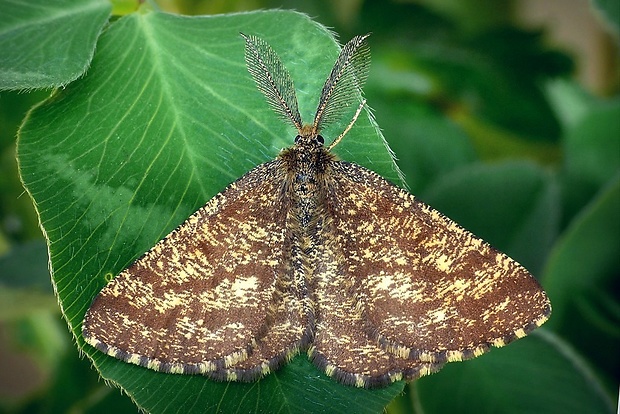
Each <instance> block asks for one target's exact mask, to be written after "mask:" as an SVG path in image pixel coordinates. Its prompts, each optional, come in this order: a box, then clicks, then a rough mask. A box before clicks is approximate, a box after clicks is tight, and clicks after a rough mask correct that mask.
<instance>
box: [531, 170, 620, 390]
mask: <svg viewBox="0 0 620 414" xmlns="http://www.w3.org/2000/svg"><path fill="white" fill-rule="evenodd" d="M619 274H620V173H619V174H616V175H615V177H613V178H612V179H611V180H610V181H609V183H608V185H607V186H605V187H604V188H603V189H602V190H601V191H600V192H599V194H598V195H597V196H596V197H595V198H594V199H593V200H592V201H591V202H590V203H589V204H588V205H587V206H586V207H585V208H584V209H583V211H582V212H581V213H580V214H578V215H577V216H576V217H575V218H574V219H573V221H572V222H571V223H570V225H569V227H568V228H567V229H566V230H565V232H564V234H563V235H562V237H561V238H560V239H559V241H558V242H557V243H556V245H555V246H554V249H553V251H552V252H551V254H550V256H549V260H548V262H547V266H546V269H545V272H544V276H543V278H542V282H543V284H544V286H545V287H546V289H547V293H548V295H549V299H550V300H551V304H552V306H553V315H552V316H551V319H550V320H549V322H547V323H548V325H549V327H550V328H553V329H554V330H555V331H556V332H559V333H560V334H562V335H563V336H564V337H566V338H568V339H570V340H571V343H573V344H574V345H575V347H577V348H578V349H580V350H581V352H582V353H583V354H584V355H586V356H587V357H589V358H590V359H591V360H592V361H595V362H596V363H597V366H599V367H601V368H602V369H603V370H604V371H606V372H607V373H608V374H609V375H610V377H611V378H613V376H615V375H617V372H618V370H620V354H618V352H617V350H618V348H619V347H620V328H619V327H620V300H619V299H618V296H617V295H614V293H613V292H616V291H617V285H618V275H619Z"/></svg>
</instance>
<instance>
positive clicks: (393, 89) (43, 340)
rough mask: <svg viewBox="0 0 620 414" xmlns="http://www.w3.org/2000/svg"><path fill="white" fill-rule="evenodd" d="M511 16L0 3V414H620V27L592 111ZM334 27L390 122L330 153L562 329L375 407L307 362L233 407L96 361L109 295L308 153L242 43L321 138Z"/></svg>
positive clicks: (562, 67) (476, 11)
mask: <svg viewBox="0 0 620 414" xmlns="http://www.w3.org/2000/svg"><path fill="white" fill-rule="evenodd" d="M509 3H510V2H506V3H505V4H504V3H501V2H499V3H498V2H485V1H481V0H478V1H465V2H459V3H451V2H440V1H437V2H433V1H426V2H420V3H416V4H404V3H391V2H379V1H366V2H349V3H347V6H346V7H345V6H333V5H331V3H330V2H321V1H313V2H308V3H307V4H305V6H304V7H305V8H304V9H299V6H296V7H297V9H298V10H301V11H304V12H306V13H308V14H309V15H311V16H319V17H317V18H315V19H310V18H309V17H307V16H306V15H304V14H301V13H298V12H293V11H286V10H279V11H255V12H250V13H246V12H243V13H237V14H222V13H225V12H235V11H250V10H257V9H258V8H261V7H262V8H267V7H270V6H272V7H274V6H284V8H286V6H287V4H286V3H284V4H282V3H279V4H276V3H271V2H222V3H221V4H220V3H219V2H189V1H185V2H183V1H176V2H163V1H162V2H161V3H160V4H159V6H161V7H162V8H163V9H159V6H158V5H155V4H144V5H142V6H140V7H138V6H137V4H134V3H133V2H131V1H126V2H120V1H119V2H112V3H110V2H108V1H106V0H86V1H82V2H78V3H76V2H72V1H53V2H49V1H42V0H41V1H31V2H28V5H27V6H25V5H21V4H17V3H10V2H6V1H1V0H0V7H1V8H2V10H3V11H5V13H3V14H2V16H1V17H0V56H2V58H1V59H0V88H1V89H3V90H5V92H2V94H1V95H0V117H1V118H0V122H1V127H2V128H1V130H0V133H1V134H2V135H1V136H0V138H1V141H0V142H1V144H2V148H1V149H2V164H1V165H0V168H1V169H2V175H1V181H0V186H1V187H2V192H1V198H0V203H1V204H0V209H1V210H0V211H1V213H2V219H3V220H2V223H0V225H1V227H0V254H2V256H0V365H1V366H2V367H3V369H2V374H0V411H8V412H20V413H21V412H69V411H71V412H93V413H94V412H109V411H111V410H116V411H118V412H134V411H137V409H138V408H137V407H136V405H135V404H137V406H138V407H141V408H143V409H145V410H147V411H150V412H210V411H218V410H219V411H220V412H291V413H292V412H381V411H382V410H383V409H384V407H386V406H387V410H388V412H390V413H401V412H402V413H406V412H425V413H443V412H558V413H560V412H561V413H567V412H592V413H599V412H613V411H614V405H615V401H616V400H617V391H618V389H617V386H618V381H619V375H618V372H619V371H620V369H619V368H620V367H619V365H620V357H619V353H618V352H617V350H618V349H620V300H619V299H618V294H617V291H618V288H619V286H618V285H619V283H618V275H619V274H620V259H619V258H620V240H619V239H620V172H619V170H620V138H619V137H620V99H618V94H617V93H618V79H619V77H618V66H617V60H618V55H617V50H618V49H617V45H618V26H619V25H618V15H617V12H616V9H617V7H620V5H618V2H593V3H592V8H593V9H592V11H591V12H592V13H596V14H597V16H599V17H600V19H601V20H600V24H601V26H602V27H603V28H604V30H608V31H609V33H610V35H609V39H610V40H609V41H610V42H611V43H610V44H611V45H612V46H611V50H612V52H611V56H612V58H613V59H611V61H610V62H609V67H610V69H609V71H610V72H611V73H612V74H611V75H609V76H608V79H609V80H608V82H607V87H606V89H605V91H598V92H597V93H596V94H594V93H592V92H589V91H588V90H587V89H586V88H585V87H584V85H583V84H581V83H580V82H579V81H578V80H576V79H577V78H576V77H575V76H574V75H573V74H574V70H575V65H577V64H578V62H579V61H578V59H579V56H577V57H574V56H570V55H569V54H568V53H566V52H565V51H564V50H562V49H561V48H555V47H552V46H550V45H549V44H548V42H547V41H546V40H545V36H544V34H543V32H542V31H537V30H532V29H525V28H522V27H518V26H515V25H514V24H513V20H514V16H513V11H512V9H511V7H510V4H509ZM288 6H291V5H288ZM164 10H167V11H171V12H174V13H164ZM483 10H484V11H485V12H482V11H483ZM190 15H202V16H195V17H190ZM319 22H320V23H322V24H327V25H330V26H332V27H335V28H336V31H337V33H338V34H339V35H340V41H341V42H345V41H346V40H348V39H349V38H350V37H352V36H353V35H355V34H360V33H366V32H369V31H372V32H373V35H372V36H371V38H370V45H371V51H372V56H373V64H372V67H371V74H370V78H369V81H368V85H367V87H366V88H365V94H366V98H367V99H368V105H369V107H370V108H372V114H373V115H374V118H376V122H375V120H374V118H373V116H371V115H370V112H367V113H364V114H363V115H362V116H361V117H360V120H358V122H357V123H356V125H355V127H354V128H353V129H352V130H351V132H350V133H349V135H347V137H346V138H345V139H344V140H343V141H342V142H341V143H340V144H339V145H338V146H337V147H336V149H335V152H336V153H337V154H338V155H339V156H340V157H341V158H343V159H346V160H348V161H354V162H357V163H359V164H362V165H364V166H366V167H368V168H371V169H373V170H375V171H377V172H378V173H380V174H381V175H383V176H385V177H386V178H388V179H390V180H392V181H393V182H395V183H397V184H399V185H407V186H408V187H409V188H410V189H411V190H412V191H413V192H414V193H415V194H416V195H418V196H419V197H420V198H422V199H423V200H424V201H426V202H427V203H429V204H431V205H432V206H433V207H435V208H436V209H438V210H440V211H442V212H444V213H445V214H447V215H448V216H449V217H451V218H453V219H455V220H456V221H457V222H459V223H461V224H462V225H463V226H465V227H466V228H468V229H470V230H472V231H473V232H474V233H476V234H478V235H479V236H481V237H483V238H484V239H486V240H488V241H489V242H491V243H492V244H493V245H495V246H496V247H498V248H499V249H501V250H503V251H505V252H506V253H508V254H509V255H511V256H512V257H514V258H516V259H517V260H519V261H520V262H521V263H523V264H524V265H525V266H526V267H528V269H530V270H531V271H532V273H533V274H534V275H535V276H536V277H537V278H538V279H539V280H540V281H541V283H542V284H543V286H544V288H545V289H546V290H547V292H548V294H549V296H550V298H551V301H552V305H553V314H552V317H551V319H550V320H549V321H548V322H547V323H546V324H545V325H544V327H543V328H541V329H539V330H537V331H535V332H534V333H533V334H532V335H530V336H529V337H527V338H525V339H522V340H519V341H517V342H516V343H514V344H511V345H510V346H508V347H505V348H501V349H494V350H492V351H491V352H490V353H488V354H486V355H484V356H482V357H480V358H478V359H476V360H472V361H467V362H463V363H453V364H448V365H447V366H446V367H445V368H444V369H443V370H442V371H440V373H438V374H434V375H432V376H429V377H425V378H422V379H420V380H418V381H415V382H412V383H410V384H404V383H397V384H394V385H392V386H391V387H388V388H386V389H382V390H372V391H369V390H361V389H356V388H351V387H344V386H340V385H338V384H336V383H334V382H333V381H331V380H330V379H329V378H327V377H325V376H324V375H323V374H322V373H321V372H320V371H318V370H317V369H315V368H314V367H313V366H312V365H311V364H310V363H309V362H308V361H307V359H306V358H305V357H304V356H300V357H297V358H296V359H295V360H294V361H293V362H292V363H291V364H289V365H288V366H286V367H285V368H284V369H282V370H280V371H278V372H277V373H275V374H272V375H270V376H268V377H267V378H265V379H264V380H262V381H260V382H257V383H253V384H237V383H232V384H226V383H216V382H212V381H208V380H205V379H204V378H201V377H187V376H175V375H166V374H160V373H156V372H152V371H149V370H145V369H142V368H139V367H135V366H131V365H129V364H124V363H122V362H119V361H116V360H114V359H112V358H109V357H107V356H105V355H103V354H101V353H98V352H96V351H94V350H93V349H92V348H90V347H88V346H85V345H84V343H83V340H82V338H81V336H80V335H79V329H80V323H81V320H82V317H83V315H84V312H85V311H86V309H87V307H88V305H89V304H90V301H91V300H92V298H93V297H94V296H95V295H96V293H97V292H98V291H99V290H100V289H101V287H102V286H103V285H105V283H106V281H107V280H109V278H110V277H111V276H112V275H114V274H116V273H118V272H119V271H120V270H122V269H123V268H124V267H126V266H127V265H128V264H129V263H131V261H132V260H134V259H135V258H136V257H138V256H139V255H140V254H142V253H143V252H144V251H145V250H147V249H148V248H150V247H151V246H152V245H153V244H154V243H155V242H156V241H157V240H158V239H160V238H161V237H162V236H164V235H165V234H166V233H167V232H169V231H170V230H171V229H173V228H174V227H175V226H176V225H178V224H179V223H180V222H182V221H183V220H184V219H185V218H186V217H187V216H188V215H189V214H191V213H192V212H193V211H194V210H196V209H197V208H198V207H199V206H201V205H202V204H204V203H205V202H206V201H207V200H208V199H209V198H210V197H212V196H213V195H214V194H216V193H217V192H218V191H221V189H223V188H224V187H225V186H226V184H228V183H229V182H231V181H233V180H234V179H236V178H238V177H239V176H241V175H242V174H243V173H244V172H247V171H248V170H249V169H251V168H252V167H253V166H255V165H257V164H259V163H261V162H264V161H267V160H269V159H272V158H273V157H275V156H276V155H277V153H278V151H279V150H280V149H281V148H283V147H286V146H289V145H290V144H291V143H292V138H293V136H294V131H292V130H291V128H290V127H288V125H286V124H284V123H282V122H281V121H280V120H278V119H277V117H276V116H275V115H274V114H273V113H272V112H271V110H270V109H269V107H268V106H267V105H266V104H265V102H264V98H263V97H262V96H261V95H260V93H258V92H257V91H256V89H255V87H254V85H253V83H252V80H251V78H250V77H249V75H248V74H247V70H246V68H245V64H244V60H243V40H242V39H241V38H240V36H239V35H238V33H239V32H240V31H243V32H244V33H248V34H256V35H259V36H261V37H263V38H265V40H267V42H268V43H270V44H271V46H272V47H273V48H274V49H275V50H276V52H277V53H278V54H279V55H280V56H281V58H282V60H283V62H284V63H285V65H286V66H287V68H288V69H289V71H290V72H291V75H292V78H293V80H294V82H295V86H296V88H297V90H298V98H299V101H300V110H301V113H302V117H303V118H304V119H305V120H306V121H308V120H310V119H311V118H312V115H313V114H312V113H313V111H314V108H315V107H316V101H317V99H318V93H319V91H320V88H321V86H322V83H323V81H324V79H325V77H326V76H327V74H328V72H329V70H330V68H331V65H332V64H333V61H334V60H335V58H336V56H337V53H338V48H337V45H336V43H335V41H334V39H333V37H332V36H331V32H330V31H329V30H328V29H326V28H325V26H322V25H321V24H320V23H319ZM609 71H608V72H609ZM26 92H27V93H26ZM33 105H36V106H35V107H34V108H33V109H31V110H30V111H29V112H28V114H27V115H26V112H27V111H28V109H29V108H30V107H32V106H33ZM24 118H25V120H24ZM345 118H346V117H345ZM346 122H347V119H345V120H343V123H341V124H338V125H334V126H333V127H331V128H329V129H328V130H326V131H324V132H323V135H324V136H325V137H326V139H327V141H329V140H330V137H332V138H333V137H334V136H336V135H337V134H338V133H339V132H340V131H341V130H342V129H343V128H344V125H346ZM18 128H21V129H20V131H19V134H18V139H17V142H16V140H15V136H16V134H17V133H16V131H17V129H18ZM383 137H385V140H387V142H388V143H389V145H390V147H391V150H392V151H393V152H394V154H395V156H396V163H395V162H394V161H393V159H392V157H391V154H390V150H389V149H388V147H386V144H385V141H384V138H383ZM16 153H17V158H16V157H15V154H16ZM401 170H402V173H403V174H402V175H401ZM18 174H20V175H18ZM403 176H404V177H405V178H406V182H405V181H403V179H402V178H401V177H403ZM20 178H21V183H23V186H24V187H25V188H26V190H27V193H24V190H23V187H22V184H21V183H20ZM28 195H30V196H31V197H32V198H30V197H28ZM33 205H35V206H36V213H35V208H33ZM37 213H38V215H37ZM38 220H40V222H41V227H42V230H43V234H42V232H41V230H40V229H39V228H38V226H37V222H38ZM45 240H47V243H48V246H49V257H50V268H51V270H52V279H53V282H54V283H53V286H54V288H55V290H56V297H55V296H54V292H53V290H52V284H51V283H50V282H49V278H50V272H49V271H48V266H47V251H48V249H47V247H46V243H45ZM59 305H60V306H59ZM61 316H62V317H61ZM67 324H68V325H67ZM67 326H68V327H69V328H70V331H71V334H72V335H73V337H72V336H71V334H68V333H67ZM76 344H77V346H76ZM78 349H80V350H82V351H83V352H84V353H85V354H82V358H80V356H79V353H78ZM84 355H86V356H84ZM93 365H94V367H95V368H96V369H95V368H92V366H93ZM99 374H100V375H101V376H102V377H103V378H105V379H107V380H109V381H110V384H112V385H117V386H121V387H122V388H123V390H124V391H125V393H121V392H119V391H118V389H116V388H113V387H108V386H107V385H106V384H105V383H104V382H102V381H99V380H98V377H99ZM128 397H129V398H128ZM132 400H133V402H132Z"/></svg>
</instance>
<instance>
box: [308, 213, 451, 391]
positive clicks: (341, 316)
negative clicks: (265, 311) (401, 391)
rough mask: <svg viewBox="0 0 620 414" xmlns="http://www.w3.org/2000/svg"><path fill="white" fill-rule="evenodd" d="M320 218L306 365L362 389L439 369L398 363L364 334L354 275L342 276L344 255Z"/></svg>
mask: <svg viewBox="0 0 620 414" xmlns="http://www.w3.org/2000/svg"><path fill="white" fill-rule="evenodd" d="M320 217H321V218H320V219H319V220H318V221H319V223H318V231H317V233H316V235H315V243H313V248H312V252H313V255H312V260H311V261H312V263H315V264H316V266H315V267H314V269H312V279H313V281H314V291H315V293H316V294H315V296H316V299H315V300H316V309H317V312H316V313H317V318H316V327H315V338H314V342H313V344H312V346H311V348H310V350H309V354H310V358H311V359H312V362H313V363H314V364H315V365H317V367H319V368H320V369H322V370H324V371H325V372H326V373H327V375H329V376H330V377H333V378H334V379H336V380H337V381H339V382H341V383H344V384H346V385H355V386H358V387H367V388H373V387H380V386H385V385H387V384H389V383H391V382H394V381H398V380H401V379H415V378H418V377H420V376H422V375H426V374H430V373H432V372H435V371H437V370H438V369H439V368H440V367H441V364H437V363H425V362H421V361H418V360H409V359H405V358H399V357H397V356H396V355H393V354H391V353H390V352H388V351H387V350H385V349H383V348H381V346H380V345H379V343H378V341H377V340H376V339H374V338H372V337H370V336H369V335H368V333H367V330H366V323H365V319H366V315H365V314H364V309H363V307H362V306H361V305H362V303H361V302H360V301H359V299H357V298H356V296H355V294H354V289H355V287H356V283H355V278H357V277H358V275H357V274H356V273H350V272H347V271H345V267H346V263H347V259H346V256H347V255H348V254H350V252H347V251H346V246H344V245H342V244H340V243H338V241H337V240H336V239H335V238H334V237H333V234H334V226H335V222H334V221H333V220H331V219H330V216H329V215H321V216H320Z"/></svg>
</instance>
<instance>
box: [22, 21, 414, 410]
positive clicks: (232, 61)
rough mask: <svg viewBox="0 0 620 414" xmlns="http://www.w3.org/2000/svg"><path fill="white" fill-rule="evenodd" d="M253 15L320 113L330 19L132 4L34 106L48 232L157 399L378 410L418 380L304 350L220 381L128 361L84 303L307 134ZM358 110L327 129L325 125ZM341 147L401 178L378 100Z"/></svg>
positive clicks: (70, 315) (129, 379)
mask: <svg viewBox="0 0 620 414" xmlns="http://www.w3.org/2000/svg"><path fill="white" fill-rule="evenodd" d="M240 31H243V32H244V33H247V34H256V35H258V36H261V37H263V38H264V39H265V40H266V41H267V42H268V43H270V44H271V46H272V47H273V48H274V50H275V51H276V52H277V53H278V54H279V55H280V56H281V58H282V60H283V62H284V63H285V65H286V66H287V67H288V69H289V71H290V72H291V75H292V78H293V80H294V81H295V83H296V87H297V90H298V97H299V100H300V102H299V103H300V111H301V114H302V117H304V119H306V120H309V119H311V116H312V113H313V112H314V109H315V108H316V105H317V102H318V95H319V93H320V90H321V87H322V83H323V82H324V80H325V78H326V77H327V75H328V73H329V71H330V69H331V66H332V65H333V62H334V60H335V59H336V56H337V53H338V49H337V46H336V44H335V42H334V40H333V38H332V36H331V35H330V33H329V31H328V30H327V29H325V28H324V27H322V26H319V25H318V24H316V23H314V22H312V21H311V20H310V19H308V18H307V17H306V16H304V15H301V14H298V13H294V12H285V11H278V12H256V13H245V14H234V15H220V16H207V17H184V16H175V15H169V14H163V13H158V12H148V11H144V12H142V13H135V14H131V15H127V16H125V17H122V18H120V19H119V20H117V21H116V22H114V23H112V24H111V25H110V27H109V28H108V29H107V30H106V31H105V32H104V33H103V34H102V36H101V37H100V39H99V41H98V45H97V53H96V55H95V56H94V59H93V62H92V66H91V68H90V70H89V72H88V74H87V76H85V77H83V78H82V79H79V80H78V81H76V82H75V83H73V84H71V85H69V86H68V87H67V88H65V89H63V90H59V91H57V92H56V93H55V95H54V96H53V97H52V99H50V100H48V101H47V102H45V103H43V104H42V105H40V106H39V107H37V108H36V109H34V110H33V111H32V112H31V113H30V115H29V118H28V119H27V120H26V122H25V123H24V125H23V127H22V129H21V134H20V138H19V141H18V157H19V162H20V172H21V177H22V180H23V182H24V184H25V186H26V188H27V190H28V192H29V193H30V194H31V196H32V198H33V200H34V202H35V204H36V206H37V209H38V212H39V215H40V219H41V223H42V226H43V228H44V230H45V233H46V236H47V239H48V243H49V250H50V255H51V269H52V278H53V282H54V284H55V286H56V290H57V292H58V298H59V301H60V303H61V305H62V309H63V312H64V316H65V318H66V320H67V322H68V323H69V326H70V328H71V330H72V332H73V334H74V335H75V337H76V339H77V341H78V345H79V346H80V348H82V349H83V351H84V352H85V353H86V355H87V356H88V357H89V358H91V359H92V361H93V362H94V364H95V366H96V367H97V368H98V369H99V370H100V372H101V375H102V376H103V377H104V378H105V379H107V380H110V381H112V382H113V383H115V384H117V385H119V386H121V387H122V388H123V389H124V390H125V391H126V392H127V394H129V395H130V396H131V398H133V399H134V400H135V401H136V402H137V404H138V405H139V406H140V407H142V408H144V409H145V410H147V411H149V412H170V411H174V412H194V411H197V412H205V411H213V412H215V411H221V412H231V411H236V410H239V412H260V411H279V412H312V411H318V410H322V409H329V410H334V411H333V412H338V411H341V412H345V411H347V412H350V411H351V410H353V411H357V412H379V411H381V409H382V408H383V407H384V406H385V405H386V404H387V403H388V402H389V401H390V400H391V399H392V398H393V397H394V396H395V395H396V394H398V393H399V392H400V391H401V390H402V388H403V383H397V384H394V385H392V386H391V387H388V388H386V389H382V390H375V391H369V390H363V389H355V388H352V387H345V386H341V385H339V384H337V383H336V382H335V381H333V380H331V379H329V378H327V377H326V376H325V375H324V374H323V373H321V372H319V370H317V369H316V368H314V366H313V365H311V363H310V362H309V361H308V360H307V358H305V356H300V357H299V358H297V359H295V360H294V361H293V362H292V363H291V364H289V365H288V366H287V367H285V368H284V369H281V370H280V371H278V372H277V373H275V374H272V375H269V376H268V377H266V378H265V379H264V380H262V381H259V382H256V383H251V384H242V383H218V382H214V381H210V380H207V379H205V378H203V377H200V376H182V375H170V374H162V373H157V372H154V371H151V370H148V369H144V368H141V367H137V366H134V365H131V364H127V363H123V362H121V361H118V360H116V359H114V358H110V357H108V356H106V355H104V354H103V353H101V352H98V351H96V350H95V349H93V348H91V347H90V346H86V345H85V344H84V342H83V339H82V337H81V333H80V328H81V322H82V319H83V316H84V313H85V312H86V310H87V308H88V306H89V305H90V303H91V301H92V300H93V298H94V297H95V296H96V294H97V293H98V292H99V290H100V289H101V288H102V287H103V286H104V285H105V284H106V281H107V280H108V278H109V277H111V276H113V275H115V274H118V273H119V272H120V271H121V270H122V269H123V268H125V267H126V266H127V265H129V264H130V263H131V262H132V261H133V260H135V259H136V258H137V257H139V256H140V255H141V254H142V253H144V252H145V251H146V250H148V249H149V248H150V247H152V246H153V245H154V244H155V243H156V242H157V241H158V240H159V239H161V238H162V237H163V236H164V235H166V234H167V233H168V232H170V231H171V230H172V229H173V228H175V227H176V226H177V225H179V224H180V223H181V222H183V220H184V219H186V218H187V217H188V216H189V215H190V214H191V213H193V212H194V211H195V210H196V209H197V208H199V207H200V206H202V205H203V204H204V203H205V202H206V201H208V200H209V199H210V198H211V197H212V196H213V195H215V194H216V193H217V192H219V191H221V190H222V189H224V187H225V186H226V185H227V184H228V183H230V182H232V181H233V180H235V179H236V178H238V177H240V176H241V175H242V174H244V173H245V172H247V171H249V170H250V169H251V168H252V167H254V166H256V165H257V164H259V163H261V162H265V161H267V160H270V159H273V158H274V157H275V156H276V155H277V154H278V151H279V150H280V148H282V147H286V146H290V145H291V144H292V142H293V138H294V136H295V131H293V130H292V128H291V127H288V126H287V125H286V124H284V123H283V122H282V121H280V120H279V119H278V118H277V117H276V115H275V114H274V113H273V112H272V111H271V109H270V108H269V107H268V105H267V104H266V102H265V99H264V98H263V96H262V95H261V94H260V92H258V91H257V90H256V88H255V86H254V84H253V82H252V79H251V78H250V76H249V74H248V73H247V70H246V68H245V63H244V57H243V50H244V46H243V39H242V38H241V37H240V36H239V32H240ZM352 109H353V110H354V108H352ZM345 118H346V117H345ZM349 119H350V118H349ZM349 119H344V120H343V121H342V123H341V124H340V125H335V126H334V127H332V128H330V129H328V130H326V131H323V136H325V137H326V140H327V141H328V142H329V140H330V137H331V138H332V139H333V137H335V136H337V134H339V133H340V132H341V131H342V130H343V129H344V127H345V126H346V124H347V123H348V121H349ZM335 152H337V153H339V154H340V155H341V156H342V157H343V158H344V159H346V160H349V161H354V162H357V163H360V164H362V165H366V166H368V167H370V168H372V169H374V170H375V171H377V172H378V173H380V174H382V175H384V176H386V177H387V178H389V179H392V181H395V182H398V177H399V175H398V171H397V169H396V167H395V164H394V162H393V160H392V158H391V156H390V152H389V150H388V148H387V147H386V145H385V143H384V141H383V139H382V137H381V135H380V133H379V132H378V129H377V127H376V125H375V124H374V123H373V122H372V121H371V119H370V117H368V116H366V115H363V116H361V117H360V119H359V120H358V122H357V123H356V125H355V126H354V127H353V129H352V130H351V132H350V133H349V135H348V136H347V137H346V138H345V139H344V140H343V142H342V143H340V144H339V145H338V147H336V149H335ZM326 401H329V406H326V405H325V404H326Z"/></svg>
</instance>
